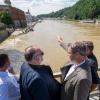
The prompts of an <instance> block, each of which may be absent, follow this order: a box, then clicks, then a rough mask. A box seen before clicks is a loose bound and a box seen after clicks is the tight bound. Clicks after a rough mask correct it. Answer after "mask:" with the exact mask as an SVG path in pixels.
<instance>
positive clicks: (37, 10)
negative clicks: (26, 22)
mask: <svg viewBox="0 0 100 100" xmlns="http://www.w3.org/2000/svg"><path fill="white" fill-rule="evenodd" d="M0 1H2V0H0ZM77 1H78V0H11V2H12V5H13V6H15V7H18V8H20V9H22V10H24V11H27V10H28V9H29V10H30V12H31V14H32V15H38V14H46V13H50V12H53V11H57V10H60V9H62V8H65V7H69V6H72V5H73V4H75V3H76V2H77Z"/></svg>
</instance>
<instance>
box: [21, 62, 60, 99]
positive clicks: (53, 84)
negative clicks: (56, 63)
mask: <svg viewBox="0 0 100 100" xmlns="http://www.w3.org/2000/svg"><path fill="white" fill-rule="evenodd" d="M20 91H21V96H22V100H59V99H60V83H58V82H57V81H56V80H55V79H54V77H53V73H52V70H51V68H50V67H49V66H45V65H29V64H27V63H24V64H23V65H22V67H21V73H20Z"/></svg>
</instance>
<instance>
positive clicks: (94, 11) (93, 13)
mask: <svg viewBox="0 0 100 100" xmlns="http://www.w3.org/2000/svg"><path fill="white" fill-rule="evenodd" d="M41 16H42V17H54V18H57V17H61V18H62V17H65V18H66V19H75V20H82V19H93V18H98V16H100V0H79V1H78V2H77V3H76V4H75V5H73V6H72V7H68V8H65V9H62V10H59V11H57V12H55V13H54V12H53V13H50V14H47V15H40V16H39V17H41Z"/></svg>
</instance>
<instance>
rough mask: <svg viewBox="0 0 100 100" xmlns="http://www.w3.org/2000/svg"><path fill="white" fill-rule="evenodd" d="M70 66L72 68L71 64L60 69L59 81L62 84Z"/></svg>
mask: <svg viewBox="0 0 100 100" xmlns="http://www.w3.org/2000/svg"><path fill="white" fill-rule="evenodd" d="M71 66H72V64H68V65H65V66H64V67H62V68H61V72H62V77H61V81H62V82H63V81H64V79H65V77H66V74H67V73H68V71H69V69H70V67H71Z"/></svg>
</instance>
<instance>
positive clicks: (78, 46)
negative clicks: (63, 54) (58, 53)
mask: <svg viewBox="0 0 100 100" xmlns="http://www.w3.org/2000/svg"><path fill="white" fill-rule="evenodd" d="M68 47H70V48H71V50H72V52H73V53H74V54H75V53H77V52H78V53H79V54H80V55H82V56H86V52H87V48H86V45H85V44H84V43H82V42H75V43H70V44H69V45H68Z"/></svg>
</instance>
